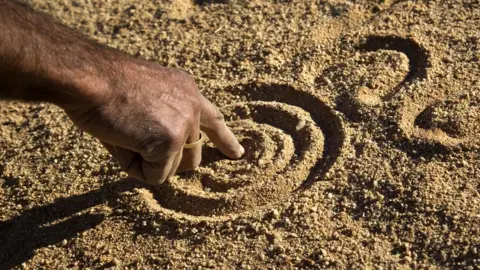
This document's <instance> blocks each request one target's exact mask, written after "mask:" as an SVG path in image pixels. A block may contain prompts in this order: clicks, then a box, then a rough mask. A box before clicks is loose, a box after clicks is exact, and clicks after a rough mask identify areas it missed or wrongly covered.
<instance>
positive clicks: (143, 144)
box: [0, 0, 244, 185]
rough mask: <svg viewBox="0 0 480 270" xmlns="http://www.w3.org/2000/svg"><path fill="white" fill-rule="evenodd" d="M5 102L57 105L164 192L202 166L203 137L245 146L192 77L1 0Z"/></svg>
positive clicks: (233, 148) (224, 146)
mask: <svg viewBox="0 0 480 270" xmlns="http://www.w3.org/2000/svg"><path fill="white" fill-rule="evenodd" d="M0 99H8V100H23V101H42V102H51V103H53V104H56V105H58V106H60V107H61V108H63V109H64V110H65V112H66V113H67V115H68V116H69V117H70V119H71V120H72V121H73V123H75V124H76V125H77V126H78V127H79V128H80V129H81V130H84V131H86V132H88V133H90V134H92V135H93V136H95V137H97V138H98V139H99V140H100V141H101V142H102V144H103V145H104V146H105V147H106V148H107V150H108V151H109V152H110V153H111V154H112V155H113V157H115V158H116V159H117V160H118V162H119V164H120V166H121V167H122V169H123V170H125V171H126V172H127V173H128V174H129V175H130V176H132V177H134V178H136V179H138V180H141V181H143V182H146V183H149V184H152V185H159V184H161V183H163V182H164V181H165V180H166V179H168V178H169V177H171V176H172V175H174V174H175V173H176V172H177V171H184V170H191V169H194V168H195V167H197V166H198V165H199V163H200V160H201V146H198V147H196V148H194V149H183V147H184V145H185V144H186V143H192V142H195V141H197V140H198V139H199V136H200V130H203V131H204V132H205V133H206V134H207V136H208V137H209V138H210V140H211V141H213V142H214V143H215V144H216V145H217V146H218V148H219V149H220V151H221V152H223V153H224V154H225V155H226V156H227V157H229V158H232V159H236V158H240V157H241V156H242V155H243V154H244V149H243V147H242V146H241V145H240V144H239V143H238V141H237V139H236V138H235V136H234V135H233V133H232V132H231V131H230V129H229V128H228V127H227V126H226V125H225V122H224V121H223V116H222V114H221V113H220V112H219V110H218V109H217V108H216V107H215V106H214V105H213V104H212V103H210V102H209V101H208V100H207V99H206V98H205V97H204V96H202V94H201V93H200V92H199V91H198V88H197V86H196V84H195V82H194V80H193V78H192V77H191V76H190V75H188V74H187V73H185V72H183V71H180V70H176V69H172V68H167V67H162V66H160V65H158V64H156V63H153V62H149V61H145V60H142V59H136V58H133V57H131V56H128V55H126V54H123V53H121V52H119V51H116V50H113V49H110V48H107V47H105V46H102V45H100V44H98V43H96V42H94V41H92V40H90V39H88V38H86V37H84V36H83V35H81V34H79V33H78V32H76V31H74V30H72V29H69V28H67V27H65V26H62V25H60V24H58V23H56V22H55V21H54V20H53V19H52V18H50V16H47V15H45V14H41V13H36V12H34V11H33V10H32V9H30V8H29V7H28V6H26V5H24V4H20V3H17V2H16V1H5V0H0Z"/></svg>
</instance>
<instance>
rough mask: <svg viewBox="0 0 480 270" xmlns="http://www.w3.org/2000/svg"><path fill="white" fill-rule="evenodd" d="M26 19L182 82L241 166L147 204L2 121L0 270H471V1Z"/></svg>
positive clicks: (72, 146)
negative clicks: (58, 26) (64, 29)
mask: <svg viewBox="0 0 480 270" xmlns="http://www.w3.org/2000/svg"><path fill="white" fill-rule="evenodd" d="M30 3H31V4H32V6H34V7H35V8H36V9H39V10H43V11H45V12H47V13H49V14H52V15H53V16H54V17H56V18H57V19H58V20H60V21H61V22H63V23H65V24H67V25H69V26H71V27H74V28H76V29H79V30H80V31H82V32H83V33H85V34H86V35H88V36H90V37H92V38H94V39H96V40H98V41H99V42H102V43H104V44H107V45H108V46H111V47H114V48H118V49H120V50H122V51H124V52H126V53H129V54H131V55H134V56H138V57H143V58H146V59H149V60H154V61H157V62H158V63H160V64H163V65H168V66H171V67H177V68H181V69H185V70H187V71H189V72H190V73H191V74H193V75H194V76H195V78H196V79H197V83H198V84H199V87H200V89H201V91H202V93H203V94H204V95H205V96H207V97H208V98H209V99H211V100H212V101H213V102H214V103H216V104H217V105H218V106H219V107H220V108H221V110H222V111H223V112H224V114H225V116H226V119H227V121H228V124H229V126H231V127H232V129H233V130H234V132H235V133H236V134H237V135H238V137H239V139H240V141H241V143H242V144H243V145H244V146H245V148H246V149H247V154H246V156H245V157H244V158H243V159H241V160H239V161H232V160H228V159H226V158H225V157H223V156H222V155H221V154H220V153H219V152H218V150H217V149H216V148H215V147H214V146H213V145H212V144H211V143H206V145H205V146H204V154H203V162H202V166H201V167H200V168H198V169H197V170H196V171H195V172H190V173H185V174H182V175H178V176H177V177H175V178H174V179H171V180H170V181H169V182H168V183H167V184H165V185H163V186H161V187H159V188H151V187H147V186H145V185H142V184H139V183H137V182H135V181H134V180H131V179H128V178H127V177H126V175H125V174H124V173H122V172H120V169H119V167H118V165H117V164H116V163H115V161H113V160H112V159H111V158H110V157H109V155H108V153H107V151H106V150H104V149H103V148H102V146H101V145H100V144H99V143H98V142H97V141H96V140H95V139H94V138H92V137H91V136H89V135H87V134H84V133H82V132H80V131H78V129H77V128H76V127H75V126H73V125H72V124H71V123H70V122H69V120H68V118H67V117H66V116H65V114H64V113H63V112H62V111H61V110H60V109H59V108H57V107H55V106H53V105H50V104H22V103H18V102H2V103H1V106H0V110H1V114H0V124H1V125H0V130H1V134H2V136H1V138H0V146H1V148H0V187H1V188H0V209H2V210H1V212H0V231H1V234H0V243H1V245H0V268H1V269H3V268H11V267H14V268H25V269H37V268H40V269H56V268H76V269H86V268H90V269H93V268H119V269H123V268H125V269H127V268H147V269H149V268H158V269H165V268H167V269H168V268H173V269H178V268H216V269H232V268H245V269H265V268H269V269H292V268H339V269H344V268H367V269H370V268H376V269H377V268H378V269H381V268H394V269H397V268H434V269H435V268H463V269H479V265H480V226H479V224H480V137H479V136H478V134H479V132H480V96H479V95H480V4H479V3H478V1H443V0H442V1H389V0H384V1H361V0H360V1H342V0H327V1H323V0H322V1H313V0H312V1H310V0H308V1H307V0H305V1H304V0H302V1H300V0H298V1H297V0H292V1H286V0H284V1H281V0H277V1H234V0H231V1H228V0H225V1H219V0H217V1H215V0H210V1H207V0H204V1H201V0H195V1H193V0H179V1H166V0H162V1H160V0H158V1H126V0H116V1H87V0H75V1H58V0H57V1H45V0H31V1H30Z"/></svg>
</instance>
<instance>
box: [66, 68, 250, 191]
mask: <svg viewBox="0 0 480 270" xmlns="http://www.w3.org/2000/svg"><path fill="white" fill-rule="evenodd" d="M116 66H117V67H118V68H119V70H118V72H115V73H116V74H115V77H110V78H108V79H107V80H106V81H105V80H103V79H93V80H85V81H87V82H88V84H87V85H89V86H88V87H87V88H88V90H86V91H85V93H88V95H87V94H85V95H84V96H86V97H87V98H86V100H89V102H88V105H87V104H85V106H78V105H76V106H73V107H71V106H66V112H67V114H68V115H69V117H70V118H71V120H72V121H73V122H74V123H75V124H76V125H78V126H79V127H80V128H81V129H82V130H84V131H86V132H88V133H90V134H92V135H93V136H95V137H97V138H98V139H99V140H100V141H101V142H102V144H103V145H104V146H105V147H106V148H107V150H108V151H109V152H110V153H111V154H112V156H113V157H114V158H116V159H117V160H118V162H119V163H120V166H121V168H122V169H123V170H124V171H126V172H127V173H128V174H129V175H130V176H131V177H134V178H136V179H138V180H141V181H143V182H146V183H148V184H152V185H159V184H161V183H163V182H164V181H165V180H166V179H168V178H169V177H171V176H172V175H174V174H175V173H176V172H177V171H185V170H191V169H194V168H195V167H197V166H198V165H199V164H200V161H201V152H202V146H201V145H199V146H197V147H195V148H192V149H184V145H185V144H186V143H193V142H196V141H198V140H199V136H200V130H202V131H203V132H205V134H206V135H207V136H208V137H209V138H210V140H211V141H212V142H213V143H214V144H215V145H217V146H218V148H219V149H220V151H221V152H222V153H223V154H225V155H226V156H227V157H229V158H232V159H237V158H240V157H241V156H242V155H243V154H244V151H245V150H244V149H243V147H242V146H241V145H240V144H239V142H238V140H237V139H236V138H235V136H234V135H233V133H232V132H231V130H230V129H229V128H228V127H227V126H226V124H225V122H224V120H223V115H222V114H221V113H220V111H219V110H218V109H217V108H216V107H215V106H214V105H213V104H212V103H210V102H209V101H208V100H207V99H206V98H205V97H204V96H203V95H202V94H201V93H200V92H199V91H198V88H197V86H196V84H195V82H194V80H193V78H192V77H191V76H190V75H188V74H187V73H185V72H182V71H179V70H176V69H171V68H166V67H162V66H160V65H158V64H155V63H152V62H147V61H144V60H136V59H128V60H127V61H124V62H122V63H120V64H116Z"/></svg>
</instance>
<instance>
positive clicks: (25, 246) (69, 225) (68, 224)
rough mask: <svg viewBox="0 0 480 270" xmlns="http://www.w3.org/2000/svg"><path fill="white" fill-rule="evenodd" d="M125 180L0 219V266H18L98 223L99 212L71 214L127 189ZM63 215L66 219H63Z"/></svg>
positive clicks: (100, 218) (3, 267) (100, 217)
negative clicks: (35, 253)
mask: <svg viewBox="0 0 480 270" xmlns="http://www.w3.org/2000/svg"><path fill="white" fill-rule="evenodd" d="M127 182H128V180H122V181H119V182H116V183H112V184H107V185H104V186H102V187H101V188H99V189H96V190H93V191H90V192H88V193H85V194H82V195H76V196H71V197H68V198H63V199H59V200H57V201H56V202H54V203H51V204H48V205H45V206H41V207H37V208H33V209H30V210H27V211H25V212H23V213H22V214H21V215H20V216H17V217H15V218H13V219H10V220H7V221H0V269H10V268H13V267H16V266H20V265H21V264H22V263H23V262H25V261H27V260H29V259H30V258H31V257H32V256H33V255H34V251H35V250H36V249H38V248H42V247H45V246H48V245H53V244H56V243H59V242H61V241H62V240H64V239H70V238H73V237H75V236H76V235H77V234H79V233H81V232H84V231H86V230H88V229H91V228H93V227H95V226H97V225H98V224H100V223H101V222H102V221H103V219H104V215H103V214H89V213H87V214H82V215H75V214H77V213H79V212H81V211H83V210H85V209H88V208H90V207H93V206H96V205H99V204H102V203H104V202H105V201H107V200H111V199H112V197H115V196H117V194H118V193H119V192H122V191H126V190H129V189H131V188H132V187H133V185H131V184H130V182H128V183H127ZM71 216H73V217H71ZM69 217H70V218H69ZM65 218H68V219H66V220H63V219H65ZM57 221H58V222H57ZM52 223H53V225H52Z"/></svg>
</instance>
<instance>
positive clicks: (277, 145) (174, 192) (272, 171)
mask: <svg viewBox="0 0 480 270" xmlns="http://www.w3.org/2000/svg"><path fill="white" fill-rule="evenodd" d="M223 91H225V92H226V93H229V94H232V95H233V96H236V97H237V98H240V99H241V101H240V102H238V103H235V104H231V105H228V106H225V107H223V108H222V111H223V113H224V114H225V118H226V120H227V122H228V123H229V126H231V127H232V129H233V131H234V132H235V133H236V134H237V135H238V137H239V140H240V142H241V143H242V144H243V145H244V147H245V148H246V150H247V154H246V156H245V157H244V158H243V159H241V160H238V161H233V160H227V159H224V158H221V157H220V156H219V154H218V152H216V151H215V150H214V148H213V145H211V144H210V145H207V146H206V147H205V151H204V161H203V162H202V166H201V167H200V168H199V169H197V171H196V172H194V173H189V174H185V175H183V176H181V177H179V178H177V179H175V180H173V181H170V182H169V183H167V184H165V185H163V186H161V187H160V188H159V189H158V191H156V192H155V193H154V198H155V200H156V203H157V205H158V207H154V210H155V211H159V212H162V213H163V214H167V215H169V216H171V217H173V218H174V219H178V218H180V219H190V220H192V219H193V220H210V221H219V220H225V219H228V218H231V217H233V216H237V215H239V214H242V215H253V214H254V213H256V212H258V211H261V210H262V209H263V208H264V207H266V206H268V205H271V204H272V203H275V202H279V201H282V200H285V199H288V197H289V196H291V194H292V192H295V191H298V190H299V189H302V188H308V186H309V185H311V184H312V183H314V181H316V180H318V179H321V178H322V177H323V176H324V174H325V173H326V172H327V171H328V170H329V168H330V167H331V166H332V165H333V164H334V163H335V161H336V160H337V158H338V157H339V156H340V154H341V152H342V149H343V145H344V141H345V136H346V131H345V129H344V128H343V124H342V121H341V119H340V118H339V117H338V116H337V115H336V113H335V112H334V111H333V110H331V109H330V108H329V107H328V106H327V105H325V103H323V102H322V101H321V100H320V99H319V98H318V97H317V96H315V95H313V94H310V93H306V92H302V91H298V90H297V89H295V88H294V87H291V86H289V85H268V84H256V83H251V84H245V85H240V86H235V87H230V88H227V89H224V90H223Z"/></svg>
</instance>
